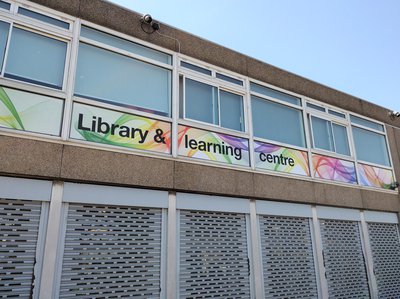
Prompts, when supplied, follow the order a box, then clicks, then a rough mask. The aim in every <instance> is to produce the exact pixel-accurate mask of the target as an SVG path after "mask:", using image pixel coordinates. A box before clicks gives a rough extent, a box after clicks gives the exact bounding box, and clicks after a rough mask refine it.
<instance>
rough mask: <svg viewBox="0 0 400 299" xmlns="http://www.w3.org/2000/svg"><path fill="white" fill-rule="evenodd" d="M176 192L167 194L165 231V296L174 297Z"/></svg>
mask: <svg viewBox="0 0 400 299" xmlns="http://www.w3.org/2000/svg"><path fill="white" fill-rule="evenodd" d="M176 234H177V229H176V193H175V192H170V193H169V196H168V232H167V236H168V238H167V275H166V282H167V298H168V299H176V298H177V293H176V286H177V277H176V275H177V272H176V252H177V250H178V248H177V246H176Z"/></svg>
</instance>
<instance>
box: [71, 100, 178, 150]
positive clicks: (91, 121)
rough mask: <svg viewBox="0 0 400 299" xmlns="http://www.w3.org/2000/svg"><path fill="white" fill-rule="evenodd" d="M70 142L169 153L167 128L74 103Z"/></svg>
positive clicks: (129, 115)
mask: <svg viewBox="0 0 400 299" xmlns="http://www.w3.org/2000/svg"><path fill="white" fill-rule="evenodd" d="M70 137H71V138H74V139H80V140H86V141H91V142H96V143H103V144H109V145H115V146H123V147H129V148H134V149H140V150H146V151H152V152H159V153H166V154H170V153H171V124H170V123H168V122H164V121H159V120H155V119H151V118H147V117H142V116H137V115H133V114H126V113H122V112H117V111H113V110H108V109H102V108H98V107H93V106H89V105H85V104H80V103H74V106H73V113H72V121H71V133H70Z"/></svg>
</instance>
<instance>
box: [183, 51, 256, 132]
mask: <svg viewBox="0 0 400 299" xmlns="http://www.w3.org/2000/svg"><path fill="white" fill-rule="evenodd" d="M181 62H186V63H189V64H192V65H195V66H198V67H201V68H204V69H207V70H209V71H210V72H211V75H206V74H202V73H200V72H197V71H194V70H191V69H188V68H186V67H183V66H181ZM178 70H179V77H178V81H179V83H180V78H181V77H182V80H183V87H182V92H183V94H182V95H179V96H182V99H183V100H182V107H179V108H181V109H182V111H181V112H182V116H183V118H179V123H181V124H184V125H188V126H195V127H199V128H204V129H206V130H209V129H210V128H211V130H213V131H218V132H221V133H226V134H229V135H232V134H233V135H236V136H240V137H244V138H246V139H248V138H249V136H248V135H249V126H248V122H247V118H248V117H247V115H248V112H247V111H248V110H247V109H246V106H247V105H246V79H245V78H243V77H240V76H239V75H237V74H233V73H231V72H229V71H226V70H223V69H220V68H217V67H215V66H211V65H205V64H204V62H199V61H195V60H194V59H193V58H187V57H186V56H183V55H179V61H178ZM217 73H220V74H222V75H226V76H228V77H232V78H233V79H237V80H240V81H242V82H243V85H238V84H235V83H231V82H228V81H225V80H223V79H219V78H217V77H216V74H217ZM186 79H190V80H193V81H196V82H200V83H203V84H207V85H210V86H212V87H215V88H217V92H218V94H217V95H218V99H217V103H218V108H217V109H218V111H217V112H218V124H214V123H208V122H203V121H199V120H195V119H191V118H188V117H186V83H185V80H186ZM178 91H179V90H178ZM220 91H225V92H229V93H232V94H235V95H238V96H241V97H242V112H243V117H242V119H241V125H242V126H243V131H239V130H235V129H229V128H226V127H223V126H222V125H221V99H220Z"/></svg>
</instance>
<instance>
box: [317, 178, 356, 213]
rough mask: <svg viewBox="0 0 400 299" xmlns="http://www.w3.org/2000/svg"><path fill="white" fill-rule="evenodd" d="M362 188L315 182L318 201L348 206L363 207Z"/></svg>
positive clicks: (331, 204) (319, 202) (321, 203)
mask: <svg viewBox="0 0 400 299" xmlns="http://www.w3.org/2000/svg"><path fill="white" fill-rule="evenodd" d="M360 191H361V190H360V189H356V188H351V187H344V186H343V187H342V186H337V185H331V184H323V183H315V198H316V203H317V204H320V205H329V206H339V207H347V208H360V209H361V208H362V207H363V201H362V197H361V192H360Z"/></svg>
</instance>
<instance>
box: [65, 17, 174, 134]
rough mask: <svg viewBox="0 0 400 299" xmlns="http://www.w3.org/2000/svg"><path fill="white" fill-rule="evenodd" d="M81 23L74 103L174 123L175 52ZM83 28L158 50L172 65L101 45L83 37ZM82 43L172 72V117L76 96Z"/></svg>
mask: <svg viewBox="0 0 400 299" xmlns="http://www.w3.org/2000/svg"><path fill="white" fill-rule="evenodd" d="M79 21H80V26H79V33H78V35H77V39H78V41H77V42H76V44H75V47H76V49H75V51H76V53H75V57H74V66H73V68H74V72H73V74H72V76H73V78H74V82H73V84H71V85H72V86H71V87H70V88H71V91H70V93H71V97H72V102H80V103H83V104H87V105H91V106H96V107H100V108H105V109H112V110H116V111H121V112H126V113H129V114H135V115H139V116H144V117H151V118H154V119H159V120H163V121H167V122H172V119H173V113H174V107H173V98H174V94H175V92H176V91H175V88H174V84H175V83H174V81H175V77H174V65H173V64H174V52H173V51H170V50H167V49H164V48H161V47H156V46H155V45H152V44H150V43H146V42H144V41H141V40H139V39H136V38H133V37H132V36H129V35H126V34H122V33H120V32H117V31H114V30H111V29H108V28H105V27H102V26H100V25H97V24H94V23H91V22H88V21H85V20H79ZM82 26H85V27H89V28H91V29H95V30H98V31H101V32H103V33H105V34H109V35H113V36H115V37H118V38H121V39H125V40H127V41H128V42H133V43H136V44H138V45H141V46H144V47H147V48H149V49H152V50H156V51H159V52H162V53H164V54H167V55H170V56H171V64H167V63H162V62H159V61H157V60H153V59H150V58H147V57H144V56H141V55H138V54H134V53H132V52H129V51H126V50H122V49H119V48H116V47H113V46H109V45H107V44H104V43H100V42H97V41H94V40H91V39H89V38H86V37H82V36H81V35H80V29H81V27H82ZM81 42H82V43H84V44H87V45H90V46H94V47H97V48H100V49H103V50H106V51H109V52H112V53H116V54H120V55H123V56H125V57H128V58H131V59H135V60H138V61H141V62H145V63H147V64H151V65H154V66H157V67H161V68H163V69H167V70H169V71H170V72H171V77H170V78H171V86H170V88H171V95H170V100H169V103H168V105H169V107H170V109H169V114H170V115H169V116H165V115H161V114H153V113H150V112H145V111H141V110H138V109H135V108H134V107H125V106H123V104H124V103H118V102H114V101H112V100H110V103H105V102H103V101H101V100H96V99H94V98H92V99H90V98H86V97H83V96H79V95H75V80H76V78H75V75H76V69H77V65H78V48H79V45H80V43H81ZM138 108H140V107H139V106H138ZM71 110H72V107H71ZM68 130H69V128H68ZM68 136H69V132H68ZM67 138H69V137H67Z"/></svg>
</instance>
